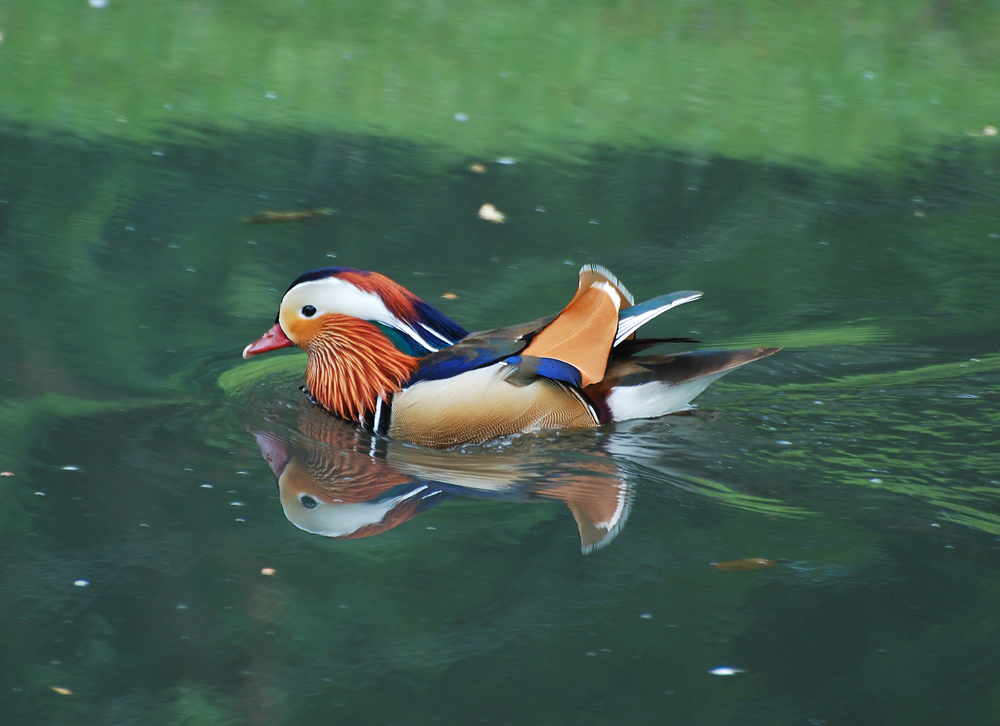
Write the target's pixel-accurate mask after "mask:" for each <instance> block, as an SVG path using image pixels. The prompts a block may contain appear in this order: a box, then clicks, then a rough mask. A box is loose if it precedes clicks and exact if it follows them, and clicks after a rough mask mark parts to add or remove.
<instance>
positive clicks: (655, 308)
mask: <svg viewBox="0 0 1000 726" xmlns="http://www.w3.org/2000/svg"><path fill="white" fill-rule="evenodd" d="M702 294H703V293H700V292H698V291H696V290H681V291H680V292H672V293H670V294H669V295H660V296H659V297H654V298H653V299H652V300H647V301H646V302H644V303H641V304H639V305H633V306H632V307H629V308H626V309H623V310H622V311H621V312H620V313H619V314H618V332H617V333H616V334H615V345H618V344H620V343H621V342H622V341H623V340H627V339H628V338H629V336H631V335H632V334H633V333H635V331H637V330H638V329H639V328H641V327H642V326H643V325H645V324H646V323H648V322H649V321H650V320H652V319H653V318H655V317H657V316H659V315H662V314H663V313H665V312H667V311H668V310H670V309H671V308H675V307H677V306H678V305H683V304H684V303H687V302H691V301H692V300H697V299H698V298H700V297H701V296H702Z"/></svg>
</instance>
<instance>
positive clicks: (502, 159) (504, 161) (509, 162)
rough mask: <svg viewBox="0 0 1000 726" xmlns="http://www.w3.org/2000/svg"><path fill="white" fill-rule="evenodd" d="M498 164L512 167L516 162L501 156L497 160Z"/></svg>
mask: <svg viewBox="0 0 1000 726" xmlns="http://www.w3.org/2000/svg"><path fill="white" fill-rule="evenodd" d="M497 163H498V164H503V165H504V166H513V165H514V164H516V163H517V162H516V161H514V160H513V159H511V158H510V157H509V156H501V157H500V158H499V159H497Z"/></svg>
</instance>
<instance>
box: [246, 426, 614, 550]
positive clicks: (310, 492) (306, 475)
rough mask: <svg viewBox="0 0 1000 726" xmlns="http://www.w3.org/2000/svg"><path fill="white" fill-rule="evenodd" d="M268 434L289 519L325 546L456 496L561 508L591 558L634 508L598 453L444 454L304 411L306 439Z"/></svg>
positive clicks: (260, 440)
mask: <svg viewBox="0 0 1000 726" xmlns="http://www.w3.org/2000/svg"><path fill="white" fill-rule="evenodd" d="M265 428H266V430H262V429H255V430H253V434H254V437H255V438H256V440H257V444H258V446H260V450H261V453H262V454H263V456H264V458H265V459H266V460H267V462H268V464H269V465H270V466H271V470H272V471H273V472H274V475H275V477H276V478H277V480H278V488H279V490H280V496H281V506H282V508H283V509H284V512H285V516H286V517H287V518H288V520H289V521H290V522H291V523H292V524H294V525H295V526H296V527H298V528H300V529H302V530H305V531H306V532H310V533H312V534H319V535H323V536H325V537H331V538H335V539H358V538H361V537H370V536H372V535H376V534H380V533H382V532H385V531H387V530H389V529H392V528H393V527H396V526H398V525H400V524H402V523H403V522H406V521H407V520H409V519H412V518H414V517H416V516H418V515H420V514H423V513H424V512H426V511H428V510H429V509H431V508H432V507H434V506H436V505H438V504H440V503H442V502H444V501H445V500H448V499H451V498H452V497H454V496H465V497H473V498H477V499H500V500H503V501H518V502H525V503H530V502H545V501H549V502H551V501H562V502H563V503H564V504H565V505H566V506H567V507H569V510H570V512H572V514H573V517H574V519H575V520H576V523H577V526H578V528H579V531H580V546H581V550H582V551H583V553H584V554H587V553H589V552H592V551H594V550H595V549H600V548H601V547H604V546H605V545H607V544H608V543H609V542H611V540H613V539H614V538H615V536H616V535H617V534H618V532H620V531H621V529H622V527H623V526H624V524H625V520H626V519H627V517H628V513H629V508H630V505H631V500H632V491H631V487H630V485H629V483H628V481H627V479H626V478H625V477H624V476H623V472H622V471H621V470H620V469H619V466H618V465H617V464H616V463H614V462H613V461H612V460H611V459H610V458H606V459H605V460H601V459H600V457H599V456H597V455H595V454H593V453H591V454H588V455H587V457H586V458H585V459H581V458H580V457H579V456H570V455H567V453H566V452H562V455H560V452H558V451H555V452H554V451H553V450H552V447H546V452H545V453H544V454H542V453H538V452H534V453H533V452H531V451H525V452H514V451H493V452H490V451H486V452H483V451H477V452H475V453H463V452H459V451H436V450H431V449H424V448H421V447H416V446H412V445H408V444H403V443H400V442H396V441H391V440H388V439H385V438H381V437H377V436H372V435H371V434H369V433H365V432H364V431H361V430H359V429H358V428H357V427H356V426H354V425H352V424H350V423H347V422H345V421H341V420H339V419H336V418H334V417H332V416H329V415H326V414H324V413H322V412H318V411H315V410H313V411H305V412H302V414H301V417H300V419H299V421H298V423H297V429H298V431H295V432H291V431H288V430H287V429H286V428H284V427H282V426H280V425H277V424H275V425H273V426H267V427H265ZM528 448H529V449H530V448H531V447H530V445H529V447H528Z"/></svg>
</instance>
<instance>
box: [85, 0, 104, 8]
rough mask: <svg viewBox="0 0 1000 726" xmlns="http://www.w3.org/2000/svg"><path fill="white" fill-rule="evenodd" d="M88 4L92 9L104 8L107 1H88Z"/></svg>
mask: <svg viewBox="0 0 1000 726" xmlns="http://www.w3.org/2000/svg"><path fill="white" fill-rule="evenodd" d="M88 4H89V5H90V7H92V8H106V7H107V6H108V0H88Z"/></svg>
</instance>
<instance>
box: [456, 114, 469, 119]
mask: <svg viewBox="0 0 1000 726" xmlns="http://www.w3.org/2000/svg"><path fill="white" fill-rule="evenodd" d="M455 120H456V121H468V120H469V117H468V116H467V115H466V114H464V113H456V114H455Z"/></svg>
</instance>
